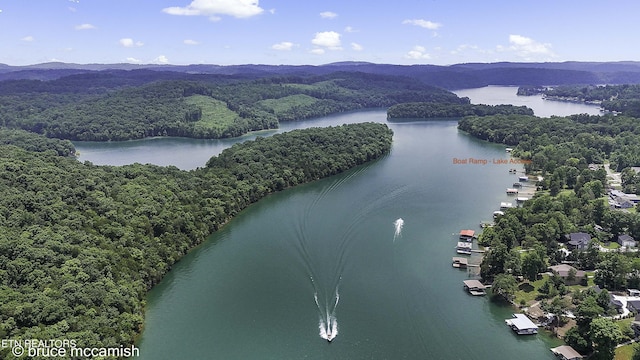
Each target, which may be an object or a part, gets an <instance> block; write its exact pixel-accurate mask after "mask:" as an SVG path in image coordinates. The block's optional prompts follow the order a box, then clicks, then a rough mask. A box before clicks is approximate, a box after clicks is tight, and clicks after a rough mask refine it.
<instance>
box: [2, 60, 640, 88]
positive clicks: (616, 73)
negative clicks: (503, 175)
mask: <svg viewBox="0 0 640 360" xmlns="http://www.w3.org/2000/svg"><path fill="white" fill-rule="evenodd" d="M136 70H147V71H149V70H150V71H159V72H172V73H184V74H192V75H193V74H211V75H236V76H242V77H267V76H274V75H324V74H328V73H332V72H339V71H344V72H354V71H355V72H364V73H372V74H383V75H395V76H408V77H412V78H417V79H419V80H421V81H423V82H425V83H427V84H429V85H434V86H439V87H442V88H445V89H450V90H452V89H461V88H473V87H482V86H487V85H513V86H518V85H568V84H638V83H640V62H638V61H618V62H578V61H567V62H545V63H521V62H496V63H462V64H455V65H448V66H441V65H393V64H376V63H369V62H356V61H345V62H337V63H330V64H325V65H261V64H243V65H212V64H191V65H158V64H146V65H140V64H128V63H121V64H71V63H62V62H50V63H43V64H35V65H26V66H11V65H6V64H0V81H3V80H20V79H33V80H52V79H57V78H61V77H65V76H69V75H75V74H82V73H87V72H98V71H106V72H112V71H136ZM174 75H175V76H178V75H177V74H174ZM175 76H174V77H175Z"/></svg>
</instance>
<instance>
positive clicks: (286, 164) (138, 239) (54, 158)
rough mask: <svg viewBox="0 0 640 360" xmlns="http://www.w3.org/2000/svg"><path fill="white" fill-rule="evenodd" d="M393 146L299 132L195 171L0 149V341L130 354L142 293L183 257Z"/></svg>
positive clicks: (353, 131) (387, 141) (373, 127)
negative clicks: (257, 211)
mask: <svg viewBox="0 0 640 360" xmlns="http://www.w3.org/2000/svg"><path fill="white" fill-rule="evenodd" d="M18 135H20V133H18ZM30 136H35V135H33V134H32V135H30ZM391 139H392V133H391V130H389V129H388V128H387V126H386V125H384V124H373V123H364V124H353V125H344V126H339V127H332V128H313V129H305V130H296V131H292V132H290V133H284V134H280V135H277V136H274V137H270V138H258V139H256V140H255V141H252V142H248V143H246V144H237V145H235V146H233V147H232V148H230V149H227V150H224V151H223V152H222V153H221V154H220V155H219V156H218V157H214V158H212V159H211V160H210V161H209V163H208V166H207V167H205V168H202V169H198V170H193V171H182V170H179V169H177V168H175V167H159V166H153V165H140V164H134V165H128V166H122V167H115V166H95V165H93V164H91V163H89V162H85V163H80V162H78V161H77V160H75V159H74V158H72V157H68V156H60V155H59V154H58V151H57V150H56V149H57V148H58V147H59V145H60V143H64V142H62V141H60V140H53V139H44V140H43V141H42V144H43V145H42V148H41V149H40V150H41V151H40V152H35V151H31V150H26V149H25V148H24V147H25V146H22V147H19V146H21V143H20V141H15V142H14V143H15V145H0V193H2V197H0V338H3V339H6V338H10V339H74V340H76V342H77V344H78V346H79V347H118V346H120V345H126V344H133V342H134V338H135V336H136V334H138V332H139V331H140V330H141V326H142V324H143V316H144V313H143V311H144V301H145V296H146V293H147V291H148V290H149V289H150V288H151V287H152V286H154V285H155V284H156V283H158V281H160V279H161V278H162V277H163V276H164V275H165V274H166V273H167V271H169V269H171V266H172V265H173V264H174V263H175V262H176V261H178V259H180V258H181V257H182V256H183V255H184V254H185V253H186V252H187V251H188V250H189V249H191V248H193V247H194V246H196V245H197V244H199V243H201V242H203V241H204V240H205V239H206V238H207V236H208V235H209V234H211V233H212V232H213V231H215V230H217V229H218V228H219V227H221V226H222V225H223V224H225V223H226V222H227V221H228V220H229V219H230V218H231V217H232V216H234V215H236V214H237V213H238V212H239V211H241V210H242V209H244V208H246V207H247V206H248V205H249V204H251V203H253V202H255V201H258V200H259V199H261V198H262V197H264V196H266V195H268V194H270V193H273V192H275V191H278V190H281V189H284V188H287V187H289V186H293V185H296V184H301V183H304V182H309V181H312V180H315V179H318V178H321V177H325V176H329V175H332V174H336V173H338V172H341V171H345V170H347V169H350V168H353V167H354V166H357V165H359V164H363V163H365V162H367V161H370V160H373V159H376V158H379V157H380V156H383V155H384V154H385V153H387V152H388V151H389V150H390V147H391ZM47 146H50V147H51V149H44V147H47ZM27 147H28V146H27ZM63 154H64V152H63ZM263 154H267V156H264V155H263ZM9 350H10V349H8V348H5V349H1V350H0V356H1V357H2V358H8V356H10V354H9Z"/></svg>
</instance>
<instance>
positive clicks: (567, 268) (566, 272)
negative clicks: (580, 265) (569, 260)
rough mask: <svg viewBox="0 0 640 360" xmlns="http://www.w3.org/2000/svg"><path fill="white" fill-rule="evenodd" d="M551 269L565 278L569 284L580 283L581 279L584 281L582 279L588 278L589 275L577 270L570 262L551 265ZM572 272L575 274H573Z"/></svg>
mask: <svg viewBox="0 0 640 360" xmlns="http://www.w3.org/2000/svg"><path fill="white" fill-rule="evenodd" d="M549 270H551V271H552V272H553V273H554V274H556V275H557V276H558V277H560V278H561V279H562V280H564V282H565V284H567V285H576V284H579V283H580V281H582V279H584V278H586V276H587V273H586V272H584V271H582V270H577V269H576V268H574V267H573V266H571V265H569V264H559V265H553V266H549ZM571 274H573V276H572V275H571Z"/></svg>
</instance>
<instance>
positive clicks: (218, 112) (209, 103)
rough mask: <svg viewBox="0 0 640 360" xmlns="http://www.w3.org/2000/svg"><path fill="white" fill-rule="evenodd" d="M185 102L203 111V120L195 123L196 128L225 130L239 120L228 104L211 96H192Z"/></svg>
mask: <svg viewBox="0 0 640 360" xmlns="http://www.w3.org/2000/svg"><path fill="white" fill-rule="evenodd" d="M185 101H186V102H187V103H188V104H190V105H195V106H198V107H199V108H200V109H202V118H201V119H200V121H197V122H196V123H195V126H196V128H199V127H200V128H205V129H220V130H224V129H227V128H228V127H229V126H231V124H233V122H234V120H235V119H237V118H238V114H237V113H235V112H234V111H231V110H229V108H228V107H227V104H226V103H224V102H223V101H220V100H216V99H214V98H212V97H209V96H204V95H192V96H189V97H187V98H186V99H185Z"/></svg>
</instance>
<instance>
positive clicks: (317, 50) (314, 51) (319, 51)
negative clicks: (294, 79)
mask: <svg viewBox="0 0 640 360" xmlns="http://www.w3.org/2000/svg"><path fill="white" fill-rule="evenodd" d="M311 53H312V54H316V55H322V54H324V49H320V48H318V49H313V50H311Z"/></svg>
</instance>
